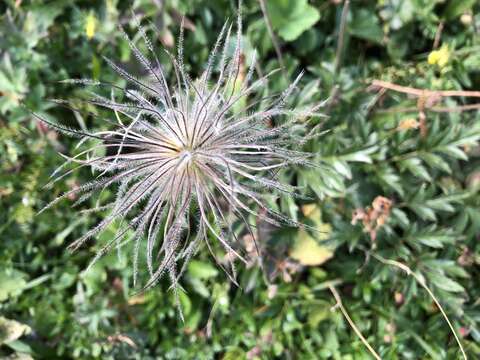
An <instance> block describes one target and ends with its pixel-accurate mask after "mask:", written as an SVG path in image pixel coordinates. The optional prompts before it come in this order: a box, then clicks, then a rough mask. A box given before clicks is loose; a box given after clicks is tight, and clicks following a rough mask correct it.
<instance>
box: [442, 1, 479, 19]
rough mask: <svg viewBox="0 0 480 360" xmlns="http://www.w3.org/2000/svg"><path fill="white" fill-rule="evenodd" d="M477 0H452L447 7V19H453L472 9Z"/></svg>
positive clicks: (445, 13)
mask: <svg viewBox="0 0 480 360" xmlns="http://www.w3.org/2000/svg"><path fill="white" fill-rule="evenodd" d="M476 2H477V0H450V1H449V2H448V5H447V7H446V9H445V12H444V16H445V18H446V19H447V20H452V19H454V18H456V17H457V16H460V15H462V14H463V13H464V12H466V11H468V10H471V9H472V7H473V5H475V3H476Z"/></svg>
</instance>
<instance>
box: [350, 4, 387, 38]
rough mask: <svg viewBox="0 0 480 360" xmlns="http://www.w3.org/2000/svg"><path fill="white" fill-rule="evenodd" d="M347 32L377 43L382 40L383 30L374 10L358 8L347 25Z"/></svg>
mask: <svg viewBox="0 0 480 360" xmlns="http://www.w3.org/2000/svg"><path fill="white" fill-rule="evenodd" d="M348 33H349V34H350V35H351V36H355V37H359V38H362V39H365V40H368V41H371V42H374V43H378V44H380V43H381V42H382V40H383V30H382V28H381V27H380V24H379V22H378V18H377V16H376V15H375V12H373V11H368V10H367V9H360V10H359V11H357V12H355V13H354V16H353V17H352V22H351V23H350V24H349V25H348Z"/></svg>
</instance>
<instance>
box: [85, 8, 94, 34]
mask: <svg viewBox="0 0 480 360" xmlns="http://www.w3.org/2000/svg"><path fill="white" fill-rule="evenodd" d="M96 27H97V18H96V17H95V15H94V14H93V13H90V14H88V16H87V18H86V20H85V33H86V34H87V38H89V39H91V38H93V36H94V35H95V28H96Z"/></svg>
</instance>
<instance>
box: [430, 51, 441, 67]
mask: <svg viewBox="0 0 480 360" xmlns="http://www.w3.org/2000/svg"><path fill="white" fill-rule="evenodd" d="M439 57H440V54H439V51H437V50H434V51H432V52H431V53H430V54H428V63H429V64H430V65H435V64H436V63H437V61H438V58H439Z"/></svg>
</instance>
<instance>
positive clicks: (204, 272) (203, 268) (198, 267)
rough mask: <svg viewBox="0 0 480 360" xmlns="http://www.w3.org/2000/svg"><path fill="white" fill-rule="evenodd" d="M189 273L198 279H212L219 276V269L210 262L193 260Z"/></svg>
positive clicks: (189, 265)
mask: <svg viewBox="0 0 480 360" xmlns="http://www.w3.org/2000/svg"><path fill="white" fill-rule="evenodd" d="M188 273H189V274H190V276H192V277H194V278H197V279H210V278H212V277H215V276H217V274H218V270H217V268H215V267H214V266H213V265H211V264H210V263H207V262H203V261H200V260H192V261H190V263H189V264H188Z"/></svg>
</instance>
